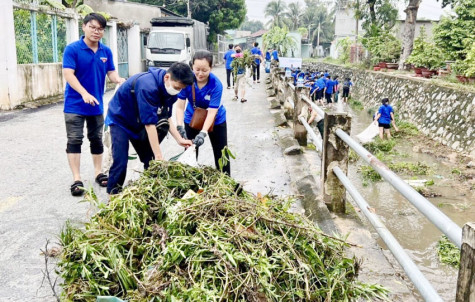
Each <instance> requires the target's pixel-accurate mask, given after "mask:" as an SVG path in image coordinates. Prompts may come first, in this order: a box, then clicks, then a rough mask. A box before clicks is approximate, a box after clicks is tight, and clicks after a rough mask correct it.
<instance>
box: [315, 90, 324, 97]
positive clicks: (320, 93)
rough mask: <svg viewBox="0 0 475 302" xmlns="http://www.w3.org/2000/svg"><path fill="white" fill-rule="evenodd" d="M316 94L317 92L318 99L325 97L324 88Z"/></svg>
mask: <svg viewBox="0 0 475 302" xmlns="http://www.w3.org/2000/svg"><path fill="white" fill-rule="evenodd" d="M316 94H317V100H321V99H323V89H320V90H318V91H317V92H316Z"/></svg>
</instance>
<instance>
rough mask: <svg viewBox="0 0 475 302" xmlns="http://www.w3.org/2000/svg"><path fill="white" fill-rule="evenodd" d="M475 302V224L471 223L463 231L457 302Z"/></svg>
mask: <svg viewBox="0 0 475 302" xmlns="http://www.w3.org/2000/svg"><path fill="white" fill-rule="evenodd" d="M468 301H470V302H473V301H475V222H469V223H467V224H465V225H464V226H463V229H462V248H461V250H460V269H459V276H458V280H457V295H456V296H455V302H468Z"/></svg>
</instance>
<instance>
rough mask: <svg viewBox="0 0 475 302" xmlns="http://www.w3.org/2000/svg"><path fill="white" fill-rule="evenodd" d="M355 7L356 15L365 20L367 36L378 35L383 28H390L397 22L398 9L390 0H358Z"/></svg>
mask: <svg viewBox="0 0 475 302" xmlns="http://www.w3.org/2000/svg"><path fill="white" fill-rule="evenodd" d="M354 8H355V10H356V12H355V15H357V16H358V17H359V18H360V20H363V23H362V27H363V28H364V29H365V31H366V33H365V36H373V35H378V34H379V32H380V31H381V30H390V29H391V28H393V27H394V25H395V24H396V18H397V12H398V11H397V9H396V8H395V7H394V5H393V4H392V3H391V1H390V0H367V1H366V2H360V1H357V2H356V3H355V4H354Z"/></svg>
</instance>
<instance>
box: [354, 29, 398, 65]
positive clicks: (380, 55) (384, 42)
mask: <svg viewBox="0 0 475 302" xmlns="http://www.w3.org/2000/svg"><path fill="white" fill-rule="evenodd" d="M362 43H363V45H364V46H365V47H366V49H368V51H369V52H370V53H371V63H372V64H377V63H379V62H396V61H397V60H399V56H400V55H401V41H400V40H399V39H397V38H396V37H395V36H394V35H393V34H391V33H390V32H389V31H379V30H378V31H376V32H375V33H374V34H373V35H371V36H366V37H364V38H363V39H362Z"/></svg>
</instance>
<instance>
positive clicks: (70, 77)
mask: <svg viewBox="0 0 475 302" xmlns="http://www.w3.org/2000/svg"><path fill="white" fill-rule="evenodd" d="M63 75H64V78H65V79H66V82H68V84H69V85H70V86H71V87H72V88H73V89H74V90H76V91H77V93H79V94H80V95H81V97H82V99H83V100H84V102H85V103H86V104H90V105H92V106H95V105H96V104H97V105H99V102H98V101H97V99H96V98H95V97H94V96H92V95H91V94H89V92H87V90H86V88H84V87H83V86H82V85H81V83H80V82H79V80H78V78H77V77H76V75H75V74H74V69H71V68H63Z"/></svg>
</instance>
